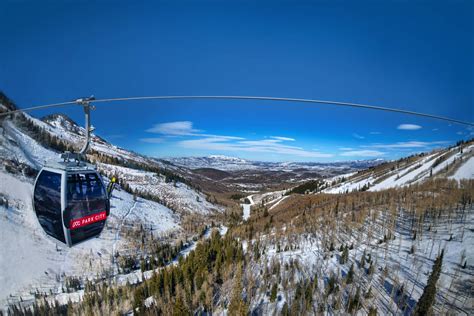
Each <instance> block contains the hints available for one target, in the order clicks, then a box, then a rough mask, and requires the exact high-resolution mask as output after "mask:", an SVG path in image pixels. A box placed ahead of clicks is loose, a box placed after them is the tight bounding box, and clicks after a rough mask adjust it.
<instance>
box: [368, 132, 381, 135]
mask: <svg viewBox="0 0 474 316" xmlns="http://www.w3.org/2000/svg"><path fill="white" fill-rule="evenodd" d="M380 134H382V133H380V132H370V135H380Z"/></svg>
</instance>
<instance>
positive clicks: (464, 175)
mask: <svg viewBox="0 0 474 316" xmlns="http://www.w3.org/2000/svg"><path fill="white" fill-rule="evenodd" d="M450 179H456V180H461V179H474V157H471V158H469V160H468V161H467V162H465V163H464V164H463V165H462V166H461V167H459V169H458V170H456V172H455V173H454V175H453V176H451V177H450Z"/></svg>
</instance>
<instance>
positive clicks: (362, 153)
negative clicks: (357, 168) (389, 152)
mask: <svg viewBox="0 0 474 316" xmlns="http://www.w3.org/2000/svg"><path fill="white" fill-rule="evenodd" d="M340 155H341V156H349V157H380V156H383V155H385V153H384V152H381V151H378V150H350V151H346V152H343V153H341V154H340Z"/></svg>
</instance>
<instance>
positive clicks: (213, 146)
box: [140, 121, 333, 158]
mask: <svg viewBox="0 0 474 316" xmlns="http://www.w3.org/2000/svg"><path fill="white" fill-rule="evenodd" d="M146 131H147V132H149V133H154V134H160V135H161V137H156V138H153V137H152V138H142V139H140V140H141V141H142V142H146V143H162V142H164V141H165V140H166V137H182V138H187V139H185V140H181V141H178V142H177V143H176V144H177V145H178V146H181V147H183V148H188V149H200V150H212V151H235V152H242V151H244V152H259V153H271V154H280V155H293V156H298V157H307V158H328V157H332V156H333V154H327V153H321V152H319V151H316V150H306V149H304V148H301V147H297V146H289V145H285V144H283V142H290V141H291V142H293V141H296V140H295V139H294V138H290V137H284V136H270V137H269V138H266V139H261V140H246V139H245V138H242V137H236V136H225V135H213V134H205V133H204V131H203V130H199V129H195V128H194V127H193V123H192V122H190V121H177V122H168V123H160V124H156V125H154V126H153V127H152V128H150V129H147V130H146ZM189 138H194V139H189Z"/></svg>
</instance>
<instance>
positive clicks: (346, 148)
mask: <svg viewBox="0 0 474 316" xmlns="http://www.w3.org/2000/svg"><path fill="white" fill-rule="evenodd" d="M338 149H339V150H344V151H345V150H354V148H351V147H339V148H338Z"/></svg>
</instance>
